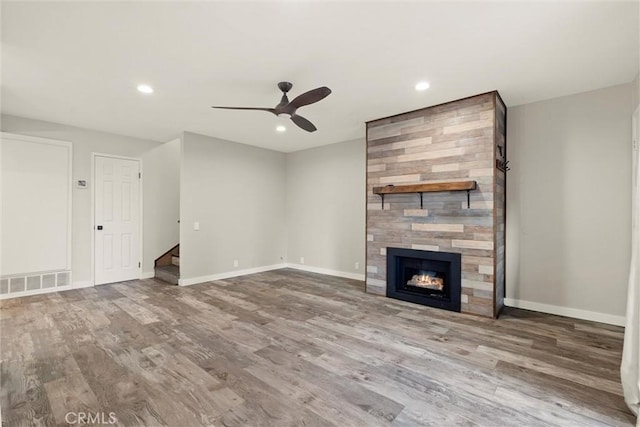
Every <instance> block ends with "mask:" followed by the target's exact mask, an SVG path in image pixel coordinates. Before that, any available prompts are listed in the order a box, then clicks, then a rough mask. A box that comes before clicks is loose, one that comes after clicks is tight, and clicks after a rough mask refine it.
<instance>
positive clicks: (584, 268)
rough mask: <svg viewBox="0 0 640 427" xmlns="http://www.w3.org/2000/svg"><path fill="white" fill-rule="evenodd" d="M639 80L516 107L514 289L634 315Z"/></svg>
mask: <svg viewBox="0 0 640 427" xmlns="http://www.w3.org/2000/svg"><path fill="white" fill-rule="evenodd" d="M631 96H632V90H631V84H626V85H620V86H614V87H610V88H606V89H601V90H596V91H593V92H587V93H581V94H577V95H572V96H566V97H562V98H556V99H552V100H548V101H542V102H537V103H533V104H527V105H522V106H518V107H512V108H510V109H509V112H508V120H507V122H508V127H507V133H508V142H507V144H508V158H509V160H510V167H511V171H510V172H509V173H508V175H507V176H508V181H507V254H506V257H507V297H508V298H510V299H514V300H521V301H528V302H533V303H541V304H549V305H554V306H561V307H567V308H573V309H578V310H586V311H591V312H599V313H605V314H610V315H615V316H624V314H625V304H626V287H627V273H628V268H629V258H630V234H631V203H630V199H631V198H630V193H631V113H632V111H631V108H630V106H631V103H632V101H631Z"/></svg>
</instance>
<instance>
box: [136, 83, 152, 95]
mask: <svg viewBox="0 0 640 427" xmlns="http://www.w3.org/2000/svg"><path fill="white" fill-rule="evenodd" d="M138 92H142V93H146V94H149V93H153V88H152V87H151V86H149V85H138Z"/></svg>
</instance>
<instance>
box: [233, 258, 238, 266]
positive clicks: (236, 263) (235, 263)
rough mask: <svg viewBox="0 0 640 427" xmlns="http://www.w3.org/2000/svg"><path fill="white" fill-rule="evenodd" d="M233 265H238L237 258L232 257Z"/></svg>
mask: <svg viewBox="0 0 640 427" xmlns="http://www.w3.org/2000/svg"><path fill="white" fill-rule="evenodd" d="M233 266H234V267H237V266H238V260H237V259H234V260H233Z"/></svg>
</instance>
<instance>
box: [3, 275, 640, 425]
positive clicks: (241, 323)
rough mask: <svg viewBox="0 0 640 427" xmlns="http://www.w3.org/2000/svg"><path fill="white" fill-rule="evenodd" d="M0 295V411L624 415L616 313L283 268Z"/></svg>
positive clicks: (384, 419)
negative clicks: (443, 297)
mask: <svg viewBox="0 0 640 427" xmlns="http://www.w3.org/2000/svg"><path fill="white" fill-rule="evenodd" d="M0 307H1V308H2V309H1V311H0V316H1V317H0V322H1V323H0V326H1V329H0V331H1V334H2V335H1V338H2V349H1V355H2V365H1V375H2V384H1V385H2V392H1V401H2V402H1V403H2V417H3V423H2V425H3V426H4V425H6V426H13V425H16V426H18V425H20V426H22V425H66V423H65V416H67V421H69V420H71V421H72V422H74V421H75V420H77V417H76V415H73V414H74V413H79V412H83V413H85V414H91V415H92V416H94V417H95V416H98V415H100V416H102V418H101V421H104V423H105V424H108V422H109V421H110V419H109V413H110V412H113V413H114V414H115V417H117V420H118V424H119V425H124V426H132V425H171V426H197V425H215V426H254V425H256V426H258V425H260V426H289V425H291V426H294V425H295V426H302V425H304V426H329V425H336V426H379V425H393V426H417V425H437V426H443V425H486V426H502V425H504V426H542V425H545V426H547V425H571V426H590V425H594V426H595V425H598V426H600V425H619V426H630V425H632V423H633V422H634V421H633V417H632V415H631V413H630V412H629V411H628V410H627V408H626V407H625V404H624V401H623V398H622V389H621V385H620V380H619V363H620V353H621V348H622V328H617V327H611V326H606V325H601V324H596V323H592V322H585V321H577V320H573V319H568V318H562V317H557V316H551V315H545V314H540V313H534V312H528V311H524V310H516V309H508V310H507V311H506V312H505V313H504V314H503V316H502V317H501V318H500V319H499V320H491V319H485V318H479V317H475V316H471V315H463V314H458V313H451V312H446V311H441V310H436V309H431V308H427V307H422V306H418V305H413V304H410V303H405V302H401V301H396V300H392V299H388V298H384V297H378V296H373V295H368V294H365V293H364V292H363V284H362V283H361V282H355V281H352V280H347V279H340V278H335V277H328V276H322V275H317V274H311V273H303V272H299V271H295V270H279V271H274V272H268V273H261V274H255V275H251V276H244V277H239V278H234V279H228V280H221V281H218V282H215V283H208V284H202V285H195V286H190V287H184V288H183V287H177V286H169V285H163V284H162V283H161V282H156V281H155V280H142V281H133V282H126V283H120V284H113V285H104V286H99V287H95V288H87V289H81V290H75V291H68V292H62V293H55V294H48V295H40V296H35V297H28V298H22V299H13V300H6V301H3V302H2V303H1V305H0ZM68 413H72V416H71V418H69V416H68V415H66V414H68ZM101 414H104V415H101ZM74 417H76V418H74ZM94 420H95V418H94Z"/></svg>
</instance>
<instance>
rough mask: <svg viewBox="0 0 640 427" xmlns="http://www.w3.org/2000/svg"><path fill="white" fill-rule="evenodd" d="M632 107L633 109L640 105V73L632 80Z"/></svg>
mask: <svg viewBox="0 0 640 427" xmlns="http://www.w3.org/2000/svg"><path fill="white" fill-rule="evenodd" d="M631 97H632V102H631V108H632V110H633V111H635V110H636V108H638V105H640V73H638V74H637V75H636V78H635V80H634V81H633V82H631Z"/></svg>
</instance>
